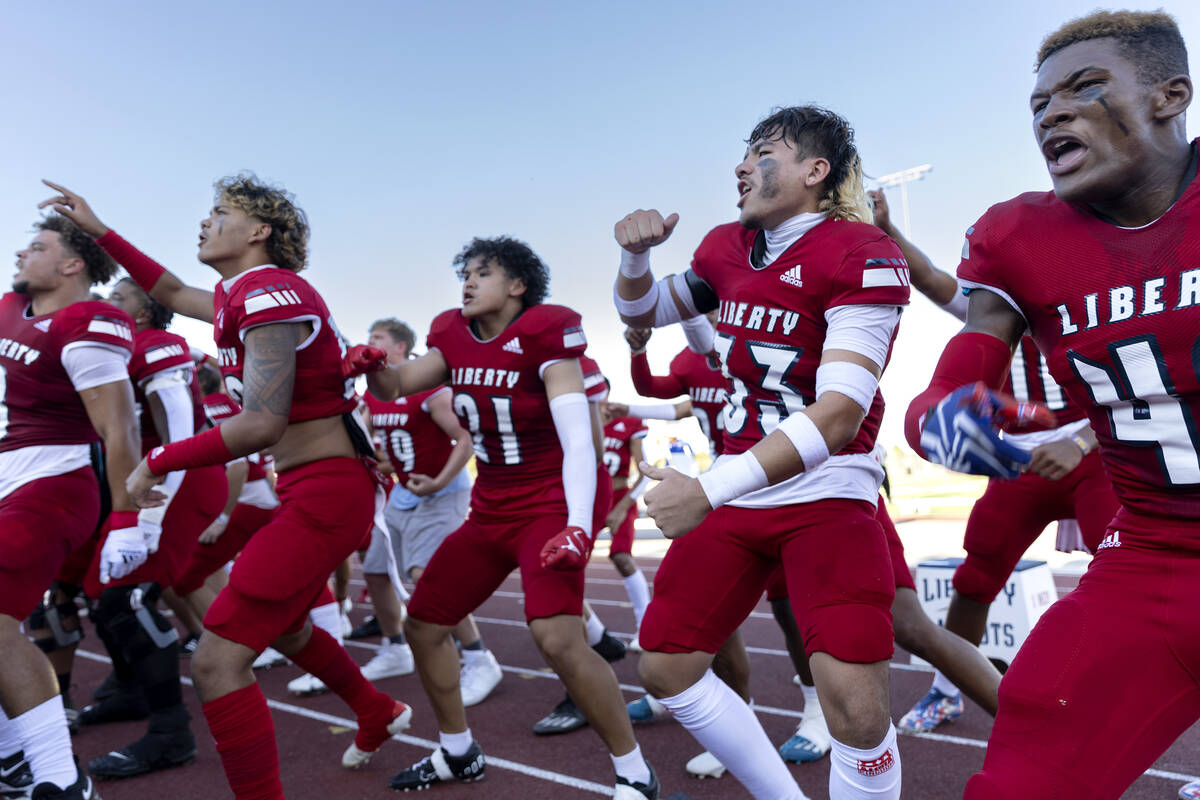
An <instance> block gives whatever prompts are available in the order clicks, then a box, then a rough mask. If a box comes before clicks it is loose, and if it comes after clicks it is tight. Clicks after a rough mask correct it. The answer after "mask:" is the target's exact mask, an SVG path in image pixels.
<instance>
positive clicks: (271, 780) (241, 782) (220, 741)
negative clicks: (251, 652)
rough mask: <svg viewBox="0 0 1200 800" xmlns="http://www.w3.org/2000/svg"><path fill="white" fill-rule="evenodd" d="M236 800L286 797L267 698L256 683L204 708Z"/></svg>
mask: <svg viewBox="0 0 1200 800" xmlns="http://www.w3.org/2000/svg"><path fill="white" fill-rule="evenodd" d="M201 708H202V709H203V711H204V718H205V719H207V720H208V729H209V731H211V732H212V736H213V739H214V740H215V741H216V743H217V753H218V754H219V755H220V756H221V765H222V766H223V767H224V768H225V777H226V779H227V780H228V781H229V788H231V789H233V795H234V797H235V798H237V800H284V798H283V786H282V785H281V784H280V783H279V751H278V750H277V749H276V747H275V724H274V723H273V722H272V721H271V712H270V710H268V709H267V699H266V698H265V697H263V693H262V690H261V689H259V688H258V684H257V683H252V684H250V685H249V686H247V687H246V688H244V689H238V690H237V691H236V692H230V693H229V694H227V695H224V696H222V697H218V698H217V699H216V700H210V701H209V702H207V703H205V704H204V705H203V706H202V707H201Z"/></svg>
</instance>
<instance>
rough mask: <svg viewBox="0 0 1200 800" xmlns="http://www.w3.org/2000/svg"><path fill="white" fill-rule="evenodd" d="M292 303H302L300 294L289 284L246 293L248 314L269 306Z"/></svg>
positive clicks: (275, 306)
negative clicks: (289, 286)
mask: <svg viewBox="0 0 1200 800" xmlns="http://www.w3.org/2000/svg"><path fill="white" fill-rule="evenodd" d="M291 305H300V295H298V294H296V292H295V291H293V290H292V289H290V288H288V285H287V284H284V285H282V286H268V287H266V288H263V289H255V290H254V291H252V292H247V293H246V313H247V314H254V313H256V312H258V311H266V310H267V309H268V308H278V307H279V306H291Z"/></svg>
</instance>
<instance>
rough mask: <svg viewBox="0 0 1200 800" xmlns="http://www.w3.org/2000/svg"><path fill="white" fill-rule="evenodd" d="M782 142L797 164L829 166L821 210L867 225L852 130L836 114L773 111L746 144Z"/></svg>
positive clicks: (795, 109) (791, 109)
mask: <svg viewBox="0 0 1200 800" xmlns="http://www.w3.org/2000/svg"><path fill="white" fill-rule="evenodd" d="M778 139H784V140H786V141H788V142H790V143H791V144H792V146H793V147H795V148H796V158H797V160H800V161H803V160H804V159H806V158H818V157H819V158H824V159H826V160H827V161H828V162H829V174H828V175H827V176H826V177H825V194H824V197H823V198H822V200H821V210H822V211H828V212H830V214H831V216H833V217H834V218H836V219H855V220H858V221H859V222H869V221H870V220H871V214H870V212H869V211H866V212H864V209H865V208H866V206H865V203H866V196H865V193H864V191H863V187H862V159H861V158H859V155H858V147H857V146H856V145H855V142H854V128H852V127H850V123H849V122H847V121H846V119H845V118H844V117H842V116H841V115H839V114H835V113H834V112H832V111H830V110H829V109H827V108H822V107H820V106H811V105H810V106H789V107H787V108H776V109H775V110H774V111H772V112H771V115H770V116H769V117H767V118H766V119H764V120H762V121H761V122H759V123H758V124H757V125H755V126H754V130H752V131H750V136H749V138H747V139H746V144H753V143H754V142H757V141H761V140H765V141H774V140H778Z"/></svg>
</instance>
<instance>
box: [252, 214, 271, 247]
mask: <svg viewBox="0 0 1200 800" xmlns="http://www.w3.org/2000/svg"><path fill="white" fill-rule="evenodd" d="M270 238H271V223H269V222H258V221H257V220H255V221H254V223H253V225H251V227H250V238H249V239H248V240H247V243H248V244H262V243H264V242H266V241H267V240H268V239H270Z"/></svg>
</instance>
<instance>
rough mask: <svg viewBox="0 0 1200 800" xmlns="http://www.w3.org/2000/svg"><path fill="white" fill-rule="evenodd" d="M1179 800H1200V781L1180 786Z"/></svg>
mask: <svg viewBox="0 0 1200 800" xmlns="http://www.w3.org/2000/svg"><path fill="white" fill-rule="evenodd" d="M1179 800H1200V781H1192V782H1191V783H1189V784H1187V785H1186V786H1180V787H1179Z"/></svg>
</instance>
